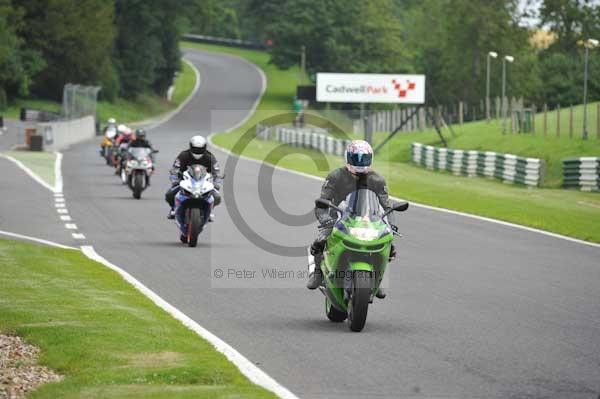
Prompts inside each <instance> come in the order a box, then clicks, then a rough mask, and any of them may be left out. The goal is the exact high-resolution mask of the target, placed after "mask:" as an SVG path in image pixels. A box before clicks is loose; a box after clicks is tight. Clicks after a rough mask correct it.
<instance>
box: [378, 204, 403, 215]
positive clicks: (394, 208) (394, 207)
mask: <svg viewBox="0 0 600 399" xmlns="http://www.w3.org/2000/svg"><path fill="white" fill-rule="evenodd" d="M407 209H408V202H406V201H399V202H396V201H394V202H393V203H392V207H391V208H390V209H388V211H387V212H386V213H385V214H384V215H383V216H387V215H389V214H390V213H392V212H394V211H397V212H404V211H405V210H407Z"/></svg>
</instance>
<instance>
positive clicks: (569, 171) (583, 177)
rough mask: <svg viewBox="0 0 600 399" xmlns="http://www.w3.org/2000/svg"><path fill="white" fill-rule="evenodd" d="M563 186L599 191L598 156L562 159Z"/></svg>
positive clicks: (599, 172) (599, 169)
mask: <svg viewBox="0 0 600 399" xmlns="http://www.w3.org/2000/svg"><path fill="white" fill-rule="evenodd" d="M563 187H567V188H578V189H580V190H582V191H600V157H581V158H568V159H564V160H563Z"/></svg>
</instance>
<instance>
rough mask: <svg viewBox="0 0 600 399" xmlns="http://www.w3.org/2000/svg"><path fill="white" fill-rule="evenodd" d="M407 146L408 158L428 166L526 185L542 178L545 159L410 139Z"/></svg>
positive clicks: (540, 182) (532, 184)
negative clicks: (409, 151) (409, 148)
mask: <svg viewBox="0 0 600 399" xmlns="http://www.w3.org/2000/svg"><path fill="white" fill-rule="evenodd" d="M411 147H412V148H411V158H412V161H413V162H414V163H417V164H419V165H423V166H425V167H426V168H428V169H433V170H447V171H450V172H452V173H454V174H455V175H463V176H483V177H489V178H494V179H499V180H502V181H505V182H510V183H518V184H525V185H528V186H540V185H541V184H542V182H543V180H544V172H545V163H544V160H542V159H537V158H524V157H519V156H516V155H512V154H502V153H497V152H489V151H486V152H483V151H465V150H451V149H447V148H438V147H433V146H429V145H423V144H420V143H412V145H411Z"/></svg>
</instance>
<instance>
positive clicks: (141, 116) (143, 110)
mask: <svg viewBox="0 0 600 399" xmlns="http://www.w3.org/2000/svg"><path fill="white" fill-rule="evenodd" d="M195 83H196V76H195V74H194V71H193V70H192V68H191V67H190V66H189V65H188V64H187V63H185V62H184V63H183V69H182V71H181V72H180V73H179V75H178V76H177V79H176V81H175V91H174V92H173V97H172V100H171V101H167V100H166V99H165V98H162V97H160V96H157V95H156V94H147V95H141V96H139V97H138V98H137V100H135V101H131V100H126V99H124V98H118V99H116V100H115V102H112V103H111V102H108V101H99V102H98V107H97V110H96V112H97V116H98V120H99V121H100V122H101V123H105V122H106V120H107V119H108V118H115V119H116V120H117V121H118V122H120V123H131V122H138V121H142V120H146V119H149V118H153V117H157V116H159V115H161V114H164V113H166V112H169V111H171V110H173V109H175V108H176V107H177V106H179V104H181V103H182V102H183V101H184V100H185V99H186V98H187V97H188V95H189V94H190V93H191V91H192V90H193V88H194V85H195ZM22 107H28V108H34V109H41V110H45V111H51V112H60V109H61V104H60V103H58V102H55V101H49V100H38V99H17V100H16V101H15V102H14V103H13V104H11V105H10V106H9V107H8V108H7V109H6V110H4V111H0V115H4V117H6V118H12V119H17V118H18V117H19V112H20V109H21V108H22Z"/></svg>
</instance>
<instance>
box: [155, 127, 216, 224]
mask: <svg viewBox="0 0 600 399" xmlns="http://www.w3.org/2000/svg"><path fill="white" fill-rule="evenodd" d="M206 145H207V142H206V138H204V137H203V136H193V137H192V138H191V139H190V147H189V149H187V150H184V151H181V153H180V154H179V155H178V156H177V158H175V162H173V168H172V169H171V172H170V174H171V176H170V179H171V188H170V189H169V190H168V191H167V193H166V194H165V200H166V201H167V202H168V203H169V205H170V206H171V210H170V211H169V216H168V218H169V219H174V218H175V195H177V192H178V191H179V182H180V181H181V179H182V178H183V172H185V171H186V170H187V168H188V167H189V166H190V165H202V166H204V167H205V168H206V170H207V171H208V173H210V174H212V175H213V176H214V185H215V189H216V190H215V191H214V192H213V198H214V200H215V206H217V205H219V204H220V203H221V195H220V194H219V191H218V190H220V189H221V183H222V181H223V180H222V178H221V177H220V175H219V172H220V171H221V166H220V165H219V162H218V161H217V158H216V157H215V156H214V154H213V153H212V152H210V151H208V150H207V149H206ZM209 221H211V222H212V221H214V215H213V214H212V213H211V215H210V219H209Z"/></svg>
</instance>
